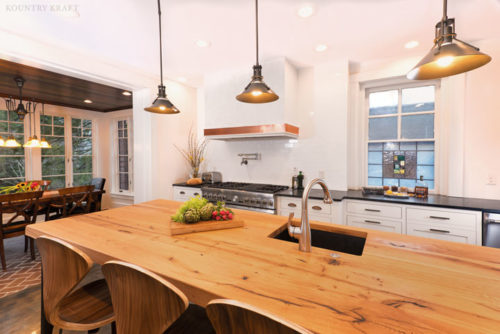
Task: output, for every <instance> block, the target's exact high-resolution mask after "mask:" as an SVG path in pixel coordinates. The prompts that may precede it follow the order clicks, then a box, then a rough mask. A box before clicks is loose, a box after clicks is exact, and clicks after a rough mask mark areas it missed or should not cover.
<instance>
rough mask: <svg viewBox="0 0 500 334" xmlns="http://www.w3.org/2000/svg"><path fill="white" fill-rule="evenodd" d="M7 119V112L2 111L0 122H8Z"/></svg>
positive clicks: (0, 112)
mask: <svg viewBox="0 0 500 334" xmlns="http://www.w3.org/2000/svg"><path fill="white" fill-rule="evenodd" d="M7 119H8V118H7V110H0V120H2V121H6V120H7Z"/></svg>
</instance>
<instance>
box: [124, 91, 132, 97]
mask: <svg viewBox="0 0 500 334" xmlns="http://www.w3.org/2000/svg"><path fill="white" fill-rule="evenodd" d="M122 94H123V95H125V96H130V95H132V93H131V92H129V91H126V90H124V91H123V92H122Z"/></svg>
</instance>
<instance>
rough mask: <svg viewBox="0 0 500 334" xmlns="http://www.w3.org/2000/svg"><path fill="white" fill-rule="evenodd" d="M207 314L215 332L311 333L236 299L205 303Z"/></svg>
mask: <svg viewBox="0 0 500 334" xmlns="http://www.w3.org/2000/svg"><path fill="white" fill-rule="evenodd" d="M207 314H208V318H209V319H210V321H211V322H212V325H213V326H214V327H215V331H216V332H217V334H259V333H266V334H312V332H310V331H308V330H307V329H304V328H302V327H300V326H298V325H295V324H293V323H290V322H288V321H286V320H283V319H280V318H278V317H275V316H273V315H271V314H269V313H267V312H265V311H263V310H259V309H257V308H255V307H253V306H250V305H247V304H244V303H241V302H238V301H236V300H229V299H216V300H212V301H211V302H210V303H208V305H207Z"/></svg>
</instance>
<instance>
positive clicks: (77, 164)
mask: <svg viewBox="0 0 500 334" xmlns="http://www.w3.org/2000/svg"><path fill="white" fill-rule="evenodd" d="M73 173H92V156H82V157H73Z"/></svg>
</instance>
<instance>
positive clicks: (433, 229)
mask: <svg viewBox="0 0 500 334" xmlns="http://www.w3.org/2000/svg"><path fill="white" fill-rule="evenodd" d="M429 231H431V232H439V233H450V231H446V230H438V229H436V228H430V229H429Z"/></svg>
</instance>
